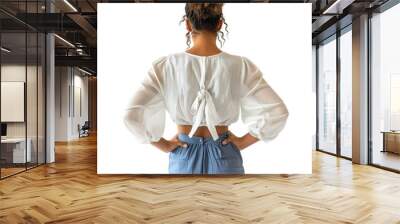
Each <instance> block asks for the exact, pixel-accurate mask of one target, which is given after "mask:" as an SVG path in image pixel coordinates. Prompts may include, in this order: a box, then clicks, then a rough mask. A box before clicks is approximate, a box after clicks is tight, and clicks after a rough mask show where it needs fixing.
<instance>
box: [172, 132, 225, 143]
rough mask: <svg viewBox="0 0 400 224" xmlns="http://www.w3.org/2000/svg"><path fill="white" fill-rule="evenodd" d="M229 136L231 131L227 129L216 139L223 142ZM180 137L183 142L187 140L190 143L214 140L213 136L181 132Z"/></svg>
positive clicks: (217, 141)
mask: <svg viewBox="0 0 400 224" xmlns="http://www.w3.org/2000/svg"><path fill="white" fill-rule="evenodd" d="M228 136H229V131H225V132H223V133H222V134H220V135H219V137H218V139H217V140H215V142H216V143H220V142H222V141H223V140H224V139H226V138H227V137H228ZM178 139H179V140H180V141H182V142H186V143H189V144H196V143H203V142H213V141H214V139H213V138H212V136H210V137H200V136H192V137H189V136H188V135H187V134H183V133H179V134H178Z"/></svg>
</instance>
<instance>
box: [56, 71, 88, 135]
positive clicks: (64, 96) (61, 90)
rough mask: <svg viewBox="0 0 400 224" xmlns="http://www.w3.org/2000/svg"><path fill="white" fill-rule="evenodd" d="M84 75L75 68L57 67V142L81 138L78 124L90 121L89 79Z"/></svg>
mask: <svg viewBox="0 0 400 224" xmlns="http://www.w3.org/2000/svg"><path fill="white" fill-rule="evenodd" d="M83 75H84V74H83V73H82V72H80V71H79V70H77V69H76V68H73V67H56V83H55V86H56V91H55V123H56V131H55V140H56V141H69V140H73V139H77V138H79V132H78V124H80V125H83V123H84V122H85V121H87V120H88V77H87V76H83ZM79 92H80V93H79ZM79 95H81V96H80V97H79ZM79 100H80V101H81V102H79ZM80 105H81V110H82V111H81V113H80V111H79V106H80Z"/></svg>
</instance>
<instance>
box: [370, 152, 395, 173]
mask: <svg viewBox="0 0 400 224" xmlns="http://www.w3.org/2000/svg"><path fill="white" fill-rule="evenodd" d="M372 160H373V164H377V165H380V166H384V167H389V168H391V169H395V170H400V155H399V154H395V153H392V152H381V151H378V150H376V151H374V154H373V157H372Z"/></svg>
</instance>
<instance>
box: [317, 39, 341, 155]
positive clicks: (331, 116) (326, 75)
mask: <svg viewBox="0 0 400 224" xmlns="http://www.w3.org/2000/svg"><path fill="white" fill-rule="evenodd" d="M335 38H336V37H335V36H334V37H332V38H330V40H327V41H326V42H325V43H323V44H320V45H319V47H318V62H317V63H318V149H319V150H323V151H327V152H330V153H336V39H335Z"/></svg>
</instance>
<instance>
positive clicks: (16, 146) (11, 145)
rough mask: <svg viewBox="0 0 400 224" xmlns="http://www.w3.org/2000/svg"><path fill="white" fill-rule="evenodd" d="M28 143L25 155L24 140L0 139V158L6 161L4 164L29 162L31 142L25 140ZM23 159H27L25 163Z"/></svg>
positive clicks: (28, 139)
mask: <svg viewBox="0 0 400 224" xmlns="http://www.w3.org/2000/svg"><path fill="white" fill-rule="evenodd" d="M26 142H27V143H28V144H27V146H28V147H26V155H25V138H5V139H1V156H2V157H3V159H5V160H6V163H25V162H31V160H32V154H31V145H32V140H31V139H30V138H27V139H26ZM25 159H27V160H26V161H25Z"/></svg>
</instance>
